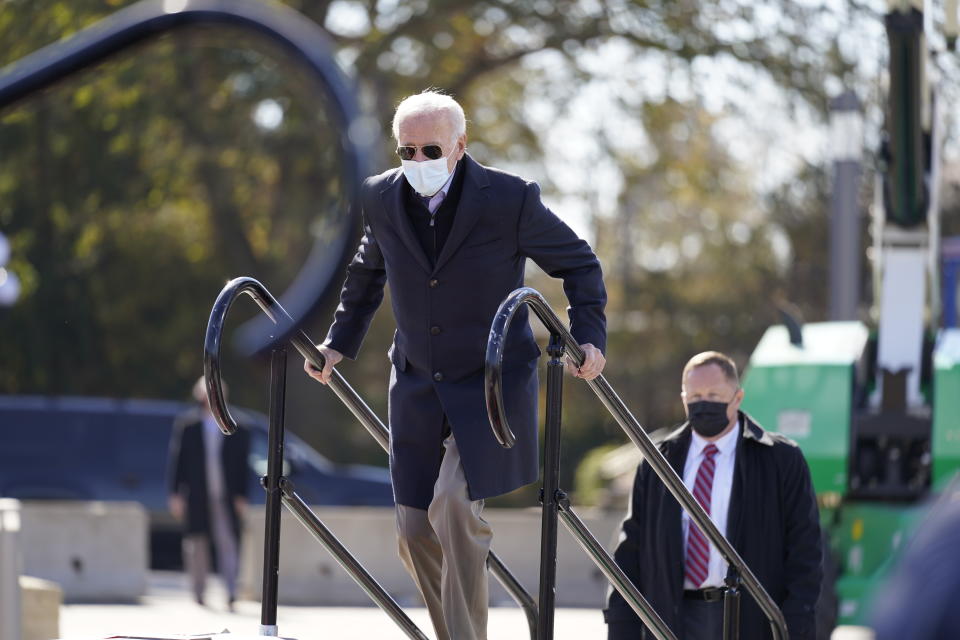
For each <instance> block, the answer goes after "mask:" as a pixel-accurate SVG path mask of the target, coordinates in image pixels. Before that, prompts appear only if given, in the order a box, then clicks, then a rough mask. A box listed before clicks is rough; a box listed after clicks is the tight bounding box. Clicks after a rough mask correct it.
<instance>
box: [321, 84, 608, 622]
mask: <svg viewBox="0 0 960 640" xmlns="http://www.w3.org/2000/svg"><path fill="white" fill-rule="evenodd" d="M393 133H394V137H395V138H396V139H397V143H398V147H397V154H398V155H399V156H400V159H401V167H399V168H396V169H391V170H390V171H387V172H385V173H382V174H380V175H378V176H374V177H372V178H368V179H367V180H366V182H365V183H364V186H363V189H362V194H361V205H362V209H363V218H364V235H363V239H362V241H361V243H360V247H359V249H358V251H357V254H356V256H355V257H354V259H353V261H352V262H351V263H350V266H349V268H348V275H347V280H346V283H345V284H344V287H343V291H342V292H341V295H340V306H339V308H338V309H337V312H336V315H335V318H334V323H333V325H332V326H331V328H330V331H329V334H328V336H327V339H326V340H325V342H324V343H323V345H321V346H320V350H321V351H322V352H323V354H324V356H325V357H326V359H327V360H326V368H325V369H324V371H322V372H319V371H316V370H314V369H313V368H312V367H311V366H310V365H309V363H305V364H304V368H305V369H306V370H307V373H308V374H310V375H312V376H313V377H315V378H316V379H318V380H320V381H321V382H326V381H328V380H329V377H330V369H331V367H332V366H334V365H335V364H336V363H337V362H339V361H340V359H341V358H342V357H343V356H346V357H349V358H353V357H356V355H357V352H358V351H359V349H360V344H361V342H362V340H363V337H364V334H365V333H366V331H367V328H368V326H369V324H370V320H371V318H372V317H373V314H374V312H375V311H376V309H377V308H378V306H379V305H380V302H381V300H382V299H383V288H384V284H385V283H389V284H390V290H391V301H392V303H393V312H394V316H395V318H396V321H397V331H396V335H395V337H394V341H393V345H392V347H391V349H390V353H389V357H390V361H391V362H392V364H393V368H392V371H391V375H390V396H389V421H390V432H391V433H390V469H391V475H392V478H393V488H394V496H395V499H396V503H397V528H398V537H399V544H400V557H401V559H402V561H403V563H404V565H405V566H406V568H407V570H408V571H409V572H410V574H411V576H412V577H413V579H414V581H415V582H416V583H417V586H418V588H419V589H420V592H421V594H422V595H423V598H424V601H425V602H426V604H427V607H428V609H429V611H430V616H431V619H432V621H433V625H434V628H435V629H436V632H437V636H438V638H440V639H442V640H446V639H449V638H453V639H454V640H472V639H474V638H477V639H483V638H486V626H487V576H486V566H485V563H486V557H487V554H488V552H489V548H490V542H491V537H492V532H491V530H490V527H489V525H487V523H486V522H485V521H484V520H483V519H482V517H481V511H482V509H483V501H484V499H485V498H488V497H491V496H496V495H499V494H502V493H506V492H508V491H512V490H513V489H516V488H518V487H520V486H522V485H524V484H528V483H530V482H533V481H534V480H535V479H536V478H537V475H538V463H537V420H536V414H537V368H536V363H537V357H538V355H539V353H540V351H539V349H538V348H537V345H536V343H535V342H534V340H533V335H532V333H531V331H530V327H529V324H528V323H527V322H526V314H525V311H521V312H520V313H519V314H518V317H517V318H516V319H515V321H514V322H513V327H514V330H513V331H512V332H511V335H509V336H508V337H507V341H506V348H505V357H504V387H505V389H506V390H508V392H509V393H508V395H507V397H506V398H505V404H506V409H507V412H508V417H509V420H510V424H511V425H515V430H516V431H517V432H518V434H517V444H516V446H514V448H512V449H510V450H506V449H503V448H501V447H500V445H499V444H498V443H497V442H496V439H495V438H494V436H493V433H492V432H491V429H490V425H489V422H488V419H487V414H486V408H485V404H484V394H483V363H484V352H485V348H486V341H487V335H488V333H489V331H490V324H491V321H492V319H493V316H494V314H495V313H496V310H497V308H498V306H499V305H500V303H501V302H502V301H503V299H504V298H505V297H506V296H507V295H508V294H509V293H510V292H511V291H512V290H514V289H516V288H517V287H520V286H522V284H523V274H524V268H525V264H526V259H527V258H531V259H532V260H533V261H534V262H535V263H537V264H538V265H539V266H540V267H541V268H543V269H544V271H546V272H547V273H549V274H550V275H551V276H554V277H556V278H561V279H563V285H564V291H565V292H566V295H567V298H568V300H569V301H570V309H569V316H570V322H571V326H570V330H571V332H572V333H573V336H574V337H575V338H576V339H577V341H578V343H580V344H581V345H582V346H583V348H584V351H585V352H586V356H587V357H586V361H585V362H584V364H583V366H581V367H580V368H579V370H573V368H572V367H570V368H571V373H573V374H574V375H577V376H580V377H582V378H585V379H591V378H594V377H596V376H597V375H599V374H600V371H601V370H602V369H603V365H604V362H605V360H604V357H603V350H604V348H605V341H606V324H605V318H604V313H603V309H604V305H605V303H606V291H605V289H604V286H603V279H602V274H601V271H600V264H599V262H598V261H597V258H596V256H595V255H594V253H593V251H591V249H590V247H589V246H588V245H587V243H586V242H584V241H583V240H581V239H580V238H578V237H577V235H576V234H575V233H574V232H573V231H571V230H570V228H569V227H568V226H567V225H566V224H564V223H563V221H561V220H560V219H559V218H558V217H557V216H556V215H554V214H553V213H552V212H551V211H550V210H549V209H547V208H546V207H545V206H544V205H543V203H542V202H541V200H540V189H539V187H538V186H537V185H536V184H534V183H531V182H527V181H525V180H523V179H522V178H519V177H517V176H514V175H510V174H508V173H504V172H502V171H498V170H496V169H491V168H488V167H484V166H482V165H480V164H478V163H477V162H476V161H475V160H474V159H473V158H471V157H470V156H469V155H467V154H466V140H467V138H466V119H465V117H464V114H463V109H462V108H461V107H460V105H458V104H457V103H456V102H455V101H454V100H453V99H452V98H450V97H448V96H445V95H442V94H440V93H436V92H433V91H425V92H423V93H420V94H417V95H414V96H410V97H409V98H407V99H406V100H404V101H403V102H401V103H400V105H399V106H398V107H397V111H396V114H395V116H394V121H393Z"/></svg>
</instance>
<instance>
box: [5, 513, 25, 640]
mask: <svg viewBox="0 0 960 640" xmlns="http://www.w3.org/2000/svg"><path fill="white" fill-rule="evenodd" d="M21 567H22V562H21V556H20V503H19V502H18V501H17V500H12V499H10V498H2V499H0V640H20V584H19V579H20V572H21Z"/></svg>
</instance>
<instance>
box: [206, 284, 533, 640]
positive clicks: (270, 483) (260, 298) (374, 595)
mask: <svg viewBox="0 0 960 640" xmlns="http://www.w3.org/2000/svg"><path fill="white" fill-rule="evenodd" d="M241 294H246V295H248V296H250V297H251V298H253V300H254V302H256V304H257V306H259V307H260V309H261V310H262V311H263V312H264V313H265V314H266V315H267V316H268V317H269V318H270V319H271V320H272V321H273V322H274V323H276V325H277V331H278V332H280V333H281V334H283V335H286V336H287V342H288V343H289V345H290V346H292V347H293V348H294V349H296V350H297V351H298V352H299V353H300V355H302V356H303V357H304V358H306V359H307V360H309V361H310V363H311V364H312V365H313V366H314V367H316V368H317V369H323V366H324V362H325V360H324V357H323V354H321V353H320V351H319V350H318V349H317V348H316V346H315V345H314V343H313V341H312V340H310V338H309V337H308V336H307V334H306V333H304V332H303V331H302V330H300V329H295V328H294V327H295V325H294V323H293V319H292V318H291V317H290V316H289V315H288V314H287V312H286V311H284V309H283V307H282V306H280V304H279V303H278V302H277V300H276V299H275V298H274V297H273V296H272V295H271V294H270V292H269V291H267V289H266V288H265V287H264V286H263V285H262V284H261V283H260V282H258V281H257V280H254V279H253V278H235V279H233V280H231V281H230V282H228V283H227V285H226V286H225V287H224V288H223V290H222V291H221V292H220V295H219V296H218V297H217V300H216V302H215V303H214V305H213V310H212V311H211V312H210V320H209V322H208V323H207V335H206V340H205V343H204V360H203V371H204V378H205V380H206V386H207V395H208V397H209V399H210V409H211V411H212V412H213V415H214V417H215V418H216V420H217V423H218V424H219V425H220V429H221V430H222V431H223V432H224V433H225V434H228V435H229V434H231V433H233V432H234V431H236V429H237V422H236V420H234V418H233V416H232V415H231V414H230V409H229V408H228V407H227V403H226V398H225V396H224V393H223V387H222V381H221V371H220V347H221V343H222V341H223V326H224V322H225V320H226V317H227V314H228V313H229V311H230V309H231V307H232V306H233V303H234V302H235V301H236V299H237V298H238V297H239V296H240V295H241ZM327 387H328V388H330V389H331V390H332V391H333V392H334V394H335V395H336V396H337V397H338V398H339V399H340V401H341V402H343V404H344V405H346V407H347V408H348V409H349V410H350V412H351V413H352V414H353V415H354V417H356V418H357V420H358V421H359V422H360V424H362V425H363V426H364V428H366V430H367V431H368V432H369V433H370V435H372V436H373V437H374V439H375V440H376V441H377V442H378V443H379V444H380V446H381V447H383V448H384V450H389V442H390V432H389V431H388V429H387V427H386V426H385V425H384V424H383V422H381V421H380V419H379V418H378V417H377V415H376V414H375V413H374V412H373V410H372V409H370V407H369V406H368V405H367V403H366V402H364V401H363V399H362V398H361V397H360V395H359V394H357V392H356V391H354V389H353V387H351V386H350V384H349V383H348V382H347V381H346V380H345V379H344V377H343V376H342V375H340V373H339V372H338V371H337V370H336V369H334V370H333V372H332V376H331V378H330V382H329V384H328V385H327ZM274 396H275V394H272V395H271V397H274ZM281 404H282V403H281ZM271 419H272V416H271ZM271 428H273V425H272V424H271ZM278 430H279V431H280V433H281V434H282V425H279V429H278ZM278 446H279V447H281V448H282V441H281V442H280V444H279V445H278ZM276 448H278V447H273V446H272V447H271V453H273V452H274V449H276ZM279 468H280V465H278V466H277V469H278V472H277V473H279ZM269 475H270V473H269V469H268V476H269ZM274 482H275V484H274ZM266 485H267V488H268V491H270V490H271V487H275V489H276V490H278V491H279V492H280V494H281V495H282V498H283V502H284V505H285V506H287V508H288V509H290V511H291V512H293V514H294V515H295V516H296V517H297V519H298V520H300V522H301V523H302V524H303V525H304V526H306V527H307V529H309V530H310V532H311V533H312V534H313V535H314V537H315V538H317V540H318V541H320V542H321V543H323V545H324V546H325V547H326V548H327V549H328V551H330V553H331V554H332V555H334V557H336V559H337V561H338V562H339V563H340V564H341V566H343V568H344V569H345V570H346V571H347V572H348V573H349V574H350V575H351V577H353V579H354V580H355V581H357V583H358V584H360V586H361V587H362V588H363V589H364V590H365V591H366V592H367V594H368V595H370V597H371V599H373V600H374V602H376V603H377V604H378V605H379V606H380V607H381V608H383V609H384V610H385V611H386V612H387V613H388V615H390V616H391V617H392V618H393V619H394V621H395V622H397V624H398V625H400V627H401V628H402V629H404V631H406V632H407V634H408V636H410V637H411V638H419V637H421V636H420V635H417V634H421V632H420V631H419V630H418V629H417V628H416V626H414V625H413V623H412V622H410V621H409V618H407V617H406V615H405V614H404V613H403V611H402V610H400V608H399V607H398V606H397V605H396V603H395V602H394V601H393V600H392V599H391V598H390V596H389V595H387V594H386V592H385V591H383V589H382V588H381V587H380V586H379V585H378V584H377V583H376V580H374V579H373V578H372V577H371V576H370V575H369V574H368V573H367V572H366V571H365V570H364V569H363V567H362V566H360V564H359V563H358V562H357V561H356V559H355V558H354V557H353V556H352V555H351V554H350V553H349V551H347V550H346V548H345V547H343V545H342V544H340V543H339V541H338V540H337V539H336V537H335V536H333V534H332V533H330V532H329V531H328V530H327V529H326V528H325V527H324V526H323V524H322V523H321V522H320V520H319V519H318V518H317V517H316V516H315V515H314V514H313V513H312V512H311V511H310V509H309V507H307V506H306V505H305V504H304V503H303V501H302V500H300V499H299V497H296V496H295V494H294V493H293V488H292V486H291V485H290V483H289V481H287V480H286V479H284V478H280V477H277V478H275V479H273V480H271V479H270V478H269V477H268V479H267V480H266ZM268 500H269V494H268ZM268 509H269V504H268ZM268 533H269V531H268ZM277 539H278V538H277ZM275 544H276V543H275V542H271V545H275ZM268 546H270V545H268ZM268 556H269V552H267V551H265V558H266V557H268ZM487 567H488V569H489V570H490V572H491V573H492V574H493V575H494V577H495V578H496V579H497V580H498V581H499V582H500V584H501V585H503V587H504V589H506V591H507V592H508V593H509V594H510V596H511V597H512V598H513V599H514V601H516V602H517V604H518V605H520V607H521V608H522V609H523V611H524V614H525V615H526V618H527V624H528V627H529V630H530V636H531V638H535V637H536V633H537V619H538V617H537V605H536V603H535V602H534V600H533V598H532V597H531V596H530V594H529V593H527V592H526V590H524V588H523V586H522V585H521V584H520V583H519V581H518V580H517V579H516V577H515V576H514V575H513V574H512V573H510V571H509V570H508V569H507V567H506V565H504V564H503V562H502V561H501V560H500V559H499V558H498V557H497V555H496V554H495V553H494V552H493V551H490V553H489V555H488V556H487ZM268 575H273V576H275V575H276V571H275V570H274V569H270V568H269V567H268V566H265V567H264V576H265V578H266V577H267V576H268ZM265 586H266V584H265ZM271 588H273V589H274V590H275V585H273V586H272V587H271ZM268 590H269V589H266V588H265V592H267V591H268ZM273 608H274V610H275V608H276V606H275V605H273ZM274 619H275V616H274Z"/></svg>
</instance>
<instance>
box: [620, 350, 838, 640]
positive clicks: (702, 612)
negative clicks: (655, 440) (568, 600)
mask: <svg viewBox="0 0 960 640" xmlns="http://www.w3.org/2000/svg"><path fill="white" fill-rule="evenodd" d="M682 389H683V391H682V394H681V397H682V399H683V402H684V408H685V410H686V412H687V418H688V421H687V422H686V423H685V424H684V425H683V426H682V427H680V428H679V429H678V430H677V431H675V432H674V433H672V434H670V435H669V436H667V438H666V439H664V440H663V442H662V443H661V444H660V451H661V452H662V453H663V455H664V456H666V458H667V461H668V462H669V463H670V465H671V466H672V467H673V469H674V470H675V471H676V472H677V474H678V475H679V476H680V477H681V478H682V479H683V481H684V484H686V486H687V487H688V488H689V489H690V491H691V492H692V493H693V494H694V496H695V497H696V498H697V500H698V501H699V502H700V504H701V505H702V506H703V507H704V509H705V510H706V511H707V513H709V514H710V516H711V518H712V519H713V521H714V523H715V524H716V525H717V528H718V529H719V530H720V532H721V533H722V534H724V535H725V536H726V538H727V539H728V540H729V541H730V543H731V544H732V545H733V547H734V549H736V550H737V553H739V554H740V557H742V558H743V560H744V561H745V562H746V563H747V566H748V567H750V570H751V571H752V572H753V573H754V575H756V577H757V579H758V580H759V581H760V583H761V584H762V585H763V586H764V588H765V589H766V590H767V592H768V593H769V594H770V596H771V597H772V598H773V600H774V601H775V602H776V603H777V605H778V606H779V607H780V609H781V610H782V611H783V615H784V618H785V619H786V622H787V628H788V630H789V633H790V640H814V605H815V603H816V602H817V597H818V595H819V593H820V580H821V576H822V569H821V553H822V550H821V539H820V524H819V516H818V512H817V503H816V499H815V497H814V492H813V485H812V483H811V481H810V471H809V469H808V468H807V463H806V461H805V460H804V458H803V454H802V453H801V452H800V449H799V448H798V447H797V445H796V444H795V443H794V442H792V441H790V440H788V439H787V438H784V437H783V436H781V435H778V434H775V433H769V432H767V431H764V430H763V428H761V427H760V425H758V424H757V423H756V422H754V421H753V420H752V419H751V418H750V416H748V415H747V414H745V413H743V412H742V411H740V403H741V402H742V401H743V389H741V388H740V381H739V377H738V374H737V368H736V365H735V364H734V362H733V360H731V359H730V358H729V357H727V356H725V355H723V354H722V353H718V352H716V351H707V352H704V353H701V354H698V355H696V356H694V357H693V358H691V359H690V361H689V362H688V363H687V365H686V367H685V368H684V371H683V376H682ZM614 557H615V558H616V561H617V564H619V565H620V567H621V568H622V569H623V570H624V572H625V573H626V574H627V576H628V577H629V578H630V580H631V581H632V582H633V583H634V584H635V585H636V586H637V588H638V589H639V590H640V592H641V593H642V594H643V595H644V596H645V597H646V598H647V599H648V600H649V601H650V604H651V605H653V607H654V609H656V610H657V613H658V614H660V617H661V618H663V621H664V622H665V623H666V624H667V625H668V626H669V627H670V628H671V629H672V630H673V632H674V633H675V634H676V635H677V637H678V638H681V639H682V640H699V639H704V640H716V639H718V638H721V637H722V635H723V633H722V627H721V623H722V619H723V600H722V592H721V591H720V587H722V586H723V584H724V578H725V576H726V570H727V563H726V561H724V560H723V558H722V556H720V554H719V552H718V551H717V550H716V548H715V547H714V546H713V544H711V543H710V542H709V541H708V540H707V539H706V537H705V536H704V535H703V533H702V532H701V531H700V530H699V528H698V527H697V526H696V525H695V524H691V523H690V522H689V520H688V518H687V517H686V515H685V514H684V513H683V511H682V509H681V507H680V504H679V503H678V502H677V501H676V500H675V499H674V498H673V496H671V495H670V493H669V491H668V490H667V489H666V487H665V486H664V484H663V483H662V482H661V481H660V479H659V478H658V477H657V475H656V474H655V473H654V472H653V471H652V470H651V468H650V466H649V465H647V464H641V465H640V468H639V469H638V470H637V477H636V480H635V482H634V486H633V496H632V502H631V508H630V513H629V515H628V516H627V519H626V520H625V521H624V523H623V533H622V535H621V537H620V544H619V546H618V547H617V550H616V553H615V554H614ZM604 615H605V618H606V621H607V624H608V625H609V627H608V628H609V634H608V638H609V640H639V639H640V638H648V637H653V636H651V635H649V634H648V633H647V631H646V629H644V627H643V624H642V623H641V622H640V619H639V618H638V617H637V616H636V614H634V613H633V610H632V609H630V607H629V606H628V605H627V603H626V601H625V600H624V599H623V598H622V597H621V596H620V594H618V593H616V592H614V593H613V594H612V595H611V596H610V603H609V607H608V608H607V610H606V611H604ZM770 637H772V632H771V630H770V626H769V624H768V623H767V620H766V617H765V616H764V615H763V613H762V611H761V610H760V608H759V607H758V606H757V605H756V603H754V602H753V599H752V598H751V597H750V596H749V595H744V597H743V598H742V599H741V614H740V638H741V639H742V640H763V639H766V638H770Z"/></svg>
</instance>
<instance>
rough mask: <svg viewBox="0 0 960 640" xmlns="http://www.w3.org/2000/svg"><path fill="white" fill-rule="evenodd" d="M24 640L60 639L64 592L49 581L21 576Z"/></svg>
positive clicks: (21, 617)
mask: <svg viewBox="0 0 960 640" xmlns="http://www.w3.org/2000/svg"><path fill="white" fill-rule="evenodd" d="M20 599H21V602H22V608H21V616H20V619H21V621H22V624H21V626H22V628H23V635H22V636H21V637H22V640H50V639H51V638H59V637H60V605H61V604H63V591H62V590H61V589H60V587H59V586H58V585H57V584H56V583H54V582H50V581H49V580H41V579H40V578H34V577H32V576H20Z"/></svg>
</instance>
